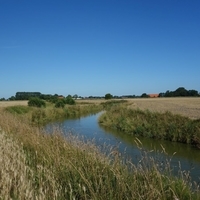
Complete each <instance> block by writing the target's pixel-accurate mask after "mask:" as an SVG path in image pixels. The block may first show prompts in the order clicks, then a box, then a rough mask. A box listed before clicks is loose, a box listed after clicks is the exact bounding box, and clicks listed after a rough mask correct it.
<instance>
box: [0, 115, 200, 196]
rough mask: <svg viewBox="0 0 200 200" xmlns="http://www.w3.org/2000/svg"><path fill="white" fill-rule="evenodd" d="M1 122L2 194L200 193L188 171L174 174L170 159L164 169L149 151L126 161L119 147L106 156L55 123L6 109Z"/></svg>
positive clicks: (91, 144) (135, 194) (190, 194)
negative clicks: (42, 124) (45, 124)
mask: <svg viewBox="0 0 200 200" xmlns="http://www.w3.org/2000/svg"><path fill="white" fill-rule="evenodd" d="M0 127H1V129H2V130H3V131H2V130H1V131H0V137H1V140H0V143H1V145H0V147H1V151H0V154H1V157H0V159H1V162H2V163H4V165H2V166H3V167H2V166H1V168H0V169H1V176H0V177H1V181H0V184H1V190H0V199H11V198H12V199H102V200H105V199H145V200H147V199H151V200H152V199H156V200H157V199H170V200H171V199H181V200H182V199H187V200H188V199H194V200H195V199H199V198H200V194H199V189H198V188H195V187H194V188H195V189H192V186H191V183H190V182H189V181H188V179H187V177H185V176H184V174H183V173H180V174H181V176H180V177H177V178H175V177H173V176H172V175H171V171H170V168H169V163H167V162H166V165H165V167H164V168H163V167H162V168H160V164H159V161H158V162H157V161H155V160H154V159H153V158H151V157H149V156H148V153H143V154H142V157H141V159H140V160H139V161H138V164H133V163H131V162H130V161H126V162H125V161H123V162H122V160H121V158H120V154H119V153H118V151H117V150H116V149H115V148H110V149H107V150H109V151H110V152H109V153H108V155H107V156H106V155H104V154H102V153H100V151H99V149H98V147H96V146H95V145H94V144H93V143H92V142H91V141H88V142H83V140H81V138H78V137H77V136H76V137H75V136H73V135H70V134H69V135H67V136H66V137H65V138H64V137H63V134H62V132H61V131H60V130H58V129H56V128H55V129H54V132H53V133H52V134H51V135H49V134H47V133H45V132H44V131H43V130H42V129H41V128H37V127H33V126H31V125H30V124H29V123H28V121H27V120H25V119H23V118H19V117H18V115H13V114H10V113H8V112H3V111H2V112H1V113H0ZM136 142H138V146H139V147H140V148H142V145H141V144H140V142H139V140H138V141H136ZM105 148H109V147H105ZM2 149H3V151H2ZM2 152H3V153H2ZM2 155H3V156H2ZM5 179H7V180H5ZM6 181H7V182H6Z"/></svg>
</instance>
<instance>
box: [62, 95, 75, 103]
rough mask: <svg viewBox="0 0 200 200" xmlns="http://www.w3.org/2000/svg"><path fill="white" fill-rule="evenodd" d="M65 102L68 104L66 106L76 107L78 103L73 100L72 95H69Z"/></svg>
mask: <svg viewBox="0 0 200 200" xmlns="http://www.w3.org/2000/svg"><path fill="white" fill-rule="evenodd" d="M65 102H66V104H69V105H74V104H75V103H76V102H75V100H74V99H73V98H72V96H71V95H68V96H67V97H66V99H65Z"/></svg>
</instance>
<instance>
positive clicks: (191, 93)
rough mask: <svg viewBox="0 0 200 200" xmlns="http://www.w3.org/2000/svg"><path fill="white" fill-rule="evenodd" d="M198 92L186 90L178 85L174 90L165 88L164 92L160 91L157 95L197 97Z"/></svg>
mask: <svg viewBox="0 0 200 200" xmlns="http://www.w3.org/2000/svg"><path fill="white" fill-rule="evenodd" d="M198 96H199V93H198V91H196V90H186V89H185V88H184V87H179V88H178V89H176V90H175V91H169V90H167V91H166V92H165V93H160V94H159V97H198Z"/></svg>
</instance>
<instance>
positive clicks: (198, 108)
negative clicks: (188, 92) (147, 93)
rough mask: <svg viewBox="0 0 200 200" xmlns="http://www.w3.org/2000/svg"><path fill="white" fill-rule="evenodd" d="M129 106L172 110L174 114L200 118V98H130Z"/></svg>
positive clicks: (153, 109) (162, 110)
mask: <svg viewBox="0 0 200 200" xmlns="http://www.w3.org/2000/svg"><path fill="white" fill-rule="evenodd" d="M128 101H129V107H130V108H134V109H137V108H139V109H142V110H146V109H148V110H150V111H154V112H166V111H170V112H172V113H174V114H180V115H183V116H187V117H189V118H191V119H200V98H198V97H194V98H193V97H192V98H191V97H190V98H189V97H188V98H185V97H182V98H147V99H141V98H140V99H128Z"/></svg>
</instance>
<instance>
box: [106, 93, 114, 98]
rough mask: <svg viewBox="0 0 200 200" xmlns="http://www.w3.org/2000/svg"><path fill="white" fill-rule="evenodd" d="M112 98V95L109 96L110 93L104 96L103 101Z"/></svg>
mask: <svg viewBox="0 0 200 200" xmlns="http://www.w3.org/2000/svg"><path fill="white" fill-rule="evenodd" d="M112 98H113V96H112V94H110V93H107V94H106V95H105V99H106V100H108V99H112Z"/></svg>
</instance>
